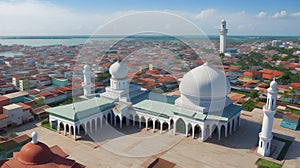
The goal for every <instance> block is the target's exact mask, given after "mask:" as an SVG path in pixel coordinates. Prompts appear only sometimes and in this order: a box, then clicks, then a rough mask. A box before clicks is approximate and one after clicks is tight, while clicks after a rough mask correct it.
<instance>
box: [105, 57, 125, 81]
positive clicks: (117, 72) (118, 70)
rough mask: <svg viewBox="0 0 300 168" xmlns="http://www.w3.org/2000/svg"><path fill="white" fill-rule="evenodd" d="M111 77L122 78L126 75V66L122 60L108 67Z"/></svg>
mask: <svg viewBox="0 0 300 168" xmlns="http://www.w3.org/2000/svg"><path fill="white" fill-rule="evenodd" d="M109 73H110V74H111V76H112V78H117V79H122V78H126V77H127V73H128V68H127V66H126V65H125V64H124V63H123V62H119V61H117V62H115V63H113V64H112V65H111V66H110V68H109Z"/></svg>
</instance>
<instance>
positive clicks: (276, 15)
mask: <svg viewBox="0 0 300 168" xmlns="http://www.w3.org/2000/svg"><path fill="white" fill-rule="evenodd" d="M286 16H288V13H287V12H286V11H285V10H282V11H280V12H276V13H275V14H274V15H273V16H272V17H273V18H284V17H286Z"/></svg>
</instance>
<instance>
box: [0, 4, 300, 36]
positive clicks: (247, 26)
mask: <svg viewBox="0 0 300 168" xmlns="http://www.w3.org/2000/svg"><path fill="white" fill-rule="evenodd" d="M299 6H300V1H298V0H284V1H283V0H251V1H247V0H240V1H236V0H226V1H224V0H222V1H221V0H219V1H217V0H205V1H204V0H144V1H142V0H97V1H92V0H91V1H82V0H80V1H79V0H72V1H71V0H52V1H37V0H2V1H1V0H0V23H1V27H0V35H83V34H87V35H88V34H92V33H93V32H95V31H96V30H97V28H98V27H99V26H102V25H105V24H106V23H109V22H110V21H111V20H114V19H116V18H119V17H121V16H123V15H128V14H132V13H135V12H142V11H167V12H170V13H174V14H176V15H179V16H181V17H183V18H185V19H187V20H189V21H191V22H192V23H194V24H195V25H197V26H198V27H199V28H200V29H202V30H203V31H204V33H205V34H209V35H214V34H218V28H219V24H220V20H221V19H222V18H225V19H226V20H227V23H228V28H229V35H298V36H299V35H300V29H299V27H300V8H299ZM158 19H159V18H158ZM158 22H159V21H158ZM128 24H130V22H128ZM141 24H143V23H142V21H141ZM180 31H183V32H184V31H185V30H184V28H181V30H180ZM186 31H188V30H186ZM120 33H122V31H120Z"/></svg>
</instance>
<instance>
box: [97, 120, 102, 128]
mask: <svg viewBox="0 0 300 168" xmlns="http://www.w3.org/2000/svg"><path fill="white" fill-rule="evenodd" d="M101 118H102V117H98V118H97V128H101Z"/></svg>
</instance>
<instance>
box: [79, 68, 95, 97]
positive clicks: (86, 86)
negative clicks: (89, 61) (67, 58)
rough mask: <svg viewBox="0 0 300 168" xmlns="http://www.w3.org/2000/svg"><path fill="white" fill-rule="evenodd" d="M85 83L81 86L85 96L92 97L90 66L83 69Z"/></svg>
mask: <svg viewBox="0 0 300 168" xmlns="http://www.w3.org/2000/svg"><path fill="white" fill-rule="evenodd" d="M82 72H83V83H82V84H81V85H82V87H83V92H84V96H89V95H91V86H92V84H91V68H90V67H89V66H88V65H84V67H83V71H82Z"/></svg>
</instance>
